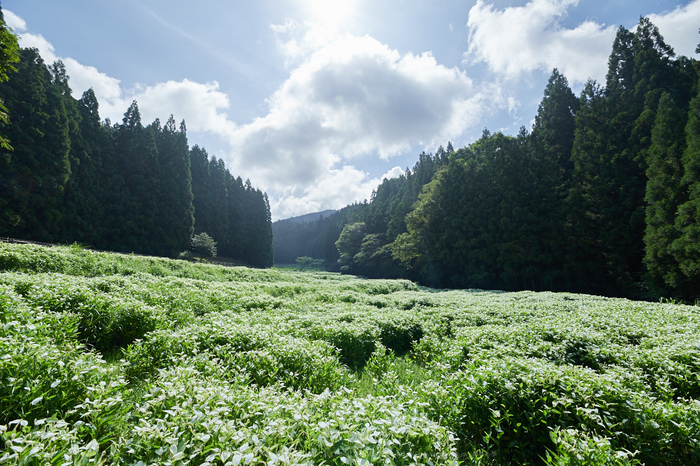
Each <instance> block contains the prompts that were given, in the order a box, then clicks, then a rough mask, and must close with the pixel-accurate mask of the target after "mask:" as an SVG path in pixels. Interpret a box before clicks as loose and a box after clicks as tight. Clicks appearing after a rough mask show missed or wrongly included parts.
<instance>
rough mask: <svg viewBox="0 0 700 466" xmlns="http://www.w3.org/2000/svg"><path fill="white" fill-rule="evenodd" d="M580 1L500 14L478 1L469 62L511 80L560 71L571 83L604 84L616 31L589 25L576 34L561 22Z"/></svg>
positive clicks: (544, 0) (540, 2)
mask: <svg viewBox="0 0 700 466" xmlns="http://www.w3.org/2000/svg"><path fill="white" fill-rule="evenodd" d="M578 2H579V0H532V1H531V2H529V3H528V4H526V5H525V6H522V7H509V8H506V9H504V10H497V9H495V8H494V7H493V5H490V4H487V3H486V2H484V1H483V0H477V2H476V5H474V6H473V7H472V9H471V10H470V11H469V19H468V22H467V27H468V28H469V50H468V52H467V53H466V54H465V58H466V59H467V61H470V62H473V63H476V62H485V63H487V64H488V66H489V68H490V69H491V70H493V71H495V72H496V73H499V74H502V75H504V76H506V77H508V78H510V79H514V78H517V77H518V76H519V75H520V74H522V73H528V72H531V71H534V70H537V69H540V70H544V71H551V70H552V69H553V68H558V69H559V70H560V71H561V72H562V73H563V74H564V75H566V76H567V78H569V80H570V81H572V82H583V81H585V80H586V79H588V78H589V77H592V78H595V79H602V78H604V76H605V72H606V70H607V56H608V55H609V53H610V47H611V45H612V42H613V40H614V38H615V33H616V28H615V27H613V26H609V27H605V25H600V24H596V23H593V22H591V21H586V22H584V23H582V24H580V25H579V26H577V27H576V28H575V29H566V28H563V27H561V25H560V20H561V19H562V18H564V17H565V16H566V11H567V9H568V8H569V7H572V6H575V5H576V4H578Z"/></svg>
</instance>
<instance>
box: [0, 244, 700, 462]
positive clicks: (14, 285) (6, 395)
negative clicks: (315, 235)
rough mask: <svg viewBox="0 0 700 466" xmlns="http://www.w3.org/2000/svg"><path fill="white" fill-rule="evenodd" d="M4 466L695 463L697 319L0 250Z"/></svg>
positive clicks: (0, 445)
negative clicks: (105, 465) (90, 465)
mask: <svg viewBox="0 0 700 466" xmlns="http://www.w3.org/2000/svg"><path fill="white" fill-rule="evenodd" d="M0 324H1V325H0V464H37V465H39V464H41V465H44V464H56V465H63V464H66V465H68V464H125V465H126V464H128V465H146V464H167V465H185V464H191V465H210V464H211V465H276V464H277V465H287V464H295V465H384V464H387V465H412V464H422V465H456V464H479V465H510V464H513V465H515V464H518V465H520V464H544V465H616V464H620V465H622V464H647V465H656V464H667V465H684V466H687V465H698V464H700V308H699V307H697V306H683V305H676V304H671V303H645V302H633V301H628V300H622V299H609V298H601V297H595V296H585V295H575V294H566V293H532V292H520V293H501V292H488V291H478V290H466V291H437V290H430V289H422V288H419V287H418V286H416V285H415V284H413V283H411V282H408V281H401V280H364V279H358V278H354V277H350V276H341V275H337V274H331V273H323V272H306V273H301V272H293V271H282V270H274V269H273V270H252V269H246V268H226V267H220V266H215V265H206V264H192V263H188V262H183V261H171V260H167V259H156V258H144V257H134V256H124V255H111V254H106V253H96V252H91V251H87V250H84V249H82V248H80V247H77V246H74V247H54V248H46V247H41V246H33V245H13V244H0Z"/></svg>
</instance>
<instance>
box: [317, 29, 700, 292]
mask: <svg viewBox="0 0 700 466" xmlns="http://www.w3.org/2000/svg"><path fill="white" fill-rule="evenodd" d="M612 45H613V46H612V53H611V55H610V58H609V69H608V73H607V76H606V82H605V83H604V85H603V84H600V83H597V82H595V81H589V82H588V83H587V84H586V85H585V87H584V89H583V90H582V92H581V95H580V96H578V97H577V96H576V95H575V94H574V93H573V92H572V90H571V88H570V87H569V84H568V81H567V79H566V77H565V76H563V75H562V74H561V73H559V72H558V71H557V70H554V71H553V73H552V75H551V77H550V80H549V83H548V84H547V87H546V88H545V91H544V97H543V99H542V101H541V104H540V106H539V109H538V113H537V115H536V117H535V123H534V126H533V128H532V131H531V132H528V131H527V130H526V129H525V128H523V129H522V130H521V132H520V134H518V135H517V136H507V135H504V134H501V133H495V134H493V133H490V132H489V131H488V130H485V131H484V133H483V136H482V137H481V138H480V139H479V140H478V141H476V142H474V143H473V144H471V145H469V146H468V147H465V148H462V149H459V150H456V151H455V150H453V148H452V146H451V144H448V146H447V149H443V148H442V147H441V148H439V149H438V150H437V152H436V153H435V154H434V155H433V154H425V153H423V154H421V155H420V157H419V160H418V162H417V163H416V165H415V166H414V167H413V169H412V170H407V171H406V173H405V174H404V175H403V176H401V177H400V178H396V179H389V180H384V182H383V183H382V184H381V185H380V186H379V187H378V189H377V190H376V191H375V192H374V194H373V196H372V199H371V200H370V202H368V203H365V204H357V205H354V206H348V207H347V208H345V209H343V210H341V211H340V212H339V213H337V214H335V215H333V216H331V217H330V218H328V219H325V220H324V222H325V223H326V224H327V225H328V226H327V227H326V228H325V229H324V228H318V231H320V232H322V233H323V234H324V235H325V237H324V238H323V240H322V241H321V240H318V241H317V243H319V244H324V246H325V249H324V250H323V255H322V256H314V257H315V258H324V259H325V260H326V261H327V262H328V263H329V264H331V265H332V266H335V265H336V263H337V265H338V266H340V267H341V268H342V270H343V271H345V272H349V273H358V274H362V275H366V276H370V277H408V278H413V279H417V280H419V281H420V282H422V283H424V284H428V285H431V286H437V287H454V288H483V289H505V290H521V289H532V290H567V291H579V292H587V293H595V294H604V295H608V296H627V297H635V298H658V297H659V296H666V297H669V296H672V297H675V298H684V299H689V300H694V299H697V298H698V297H700V140H699V138H700V95H699V91H700V86H698V78H699V67H698V61H697V60H694V59H691V58H687V57H684V56H681V57H676V56H675V54H674V52H673V50H672V48H671V47H669V46H668V45H667V44H666V43H665V42H664V40H663V38H662V37H661V35H660V34H659V32H658V29H657V28H656V27H655V26H654V25H653V24H652V23H651V22H650V21H649V20H648V19H645V18H643V19H641V20H640V23H639V25H638V27H637V29H636V31H635V32H631V31H629V30H627V29H625V28H623V27H620V29H619V30H618V33H617V37H616V39H615V42H614V43H613V44H612ZM306 228H307V229H313V228H314V227H313V226H307V227H306ZM331 245H333V246H336V247H335V248H334V247H331ZM338 259H339V262H338Z"/></svg>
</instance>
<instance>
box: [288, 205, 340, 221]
mask: <svg viewBox="0 0 700 466" xmlns="http://www.w3.org/2000/svg"><path fill="white" fill-rule="evenodd" d="M336 212H337V210H333V209H328V210H324V211H322V212H312V213H310V214H305V215H300V216H298V217H291V218H285V219H282V220H277V222H275V223H278V222H291V223H300V224H301V223H310V222H315V221H316V220H318V218H319V217H321V216H323V218H326V217H328V216H329V215H332V214H334V213H336Z"/></svg>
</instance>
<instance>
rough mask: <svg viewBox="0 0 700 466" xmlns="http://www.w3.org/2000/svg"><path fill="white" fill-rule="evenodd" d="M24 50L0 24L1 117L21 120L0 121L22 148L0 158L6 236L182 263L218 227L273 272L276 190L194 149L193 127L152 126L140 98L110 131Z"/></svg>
mask: <svg viewBox="0 0 700 466" xmlns="http://www.w3.org/2000/svg"><path fill="white" fill-rule="evenodd" d="M13 41H14V42H13ZM13 44H14V45H13ZM13 47H14V51H13ZM15 55H17V52H16V38H15V36H14V35H12V34H11V32H9V31H8V30H7V28H6V27H4V22H2V21H1V18H0V97H1V99H0V122H1V121H2V120H3V118H4V120H5V121H4V123H7V119H6V118H5V117H7V114H8V113H9V114H12V115H13V118H16V121H18V122H21V124H15V125H7V124H2V123H0V145H3V144H6V143H7V141H8V140H12V144H13V146H14V150H13V151H12V152H5V153H4V154H3V157H2V158H0V210H1V211H2V215H0V234H1V235H2V236H8V237H13V238H20V239H27V240H35V241H43V242H52V243H72V242H76V241H77V242H80V243H82V244H87V245H90V246H91V247H95V248H99V249H103V250H110V251H118V252H126V253H129V252H135V253H140V254H150V255H157V256H165V257H176V256H177V255H178V253H179V252H180V251H182V250H184V249H186V248H188V247H189V242H190V239H191V238H192V235H193V234H194V233H195V232H197V233H200V232H202V231H209V232H212V233H213V234H214V236H215V237H216V238H217V239H218V241H219V250H220V251H219V252H220V253H222V255H225V256H226V257H227V258H229V259H233V260H235V261H239V262H243V263H246V264H250V265H254V266H258V267H269V266H271V265H272V256H273V250H272V227H271V218H270V206H269V200H268V198H267V195H266V194H265V193H263V192H261V191H260V190H258V189H255V188H253V187H252V185H251V184H250V182H249V181H247V182H246V183H244V182H243V181H242V180H241V179H240V178H234V177H233V176H232V175H231V174H230V173H229V171H228V170H227V169H226V167H225V166H224V164H223V162H222V161H217V160H216V159H212V160H211V161H210V160H209V158H208V155H207V154H206V152H205V151H203V149H200V148H198V147H197V146H195V147H194V148H193V149H192V151H190V149H189V147H188V142H187V135H186V128H185V123H184V121H183V122H182V123H181V124H180V126H179V128H177V127H176V124H175V120H174V118H173V116H172V115H171V116H170V118H169V119H168V121H167V122H166V123H165V125H161V123H160V120H158V119H156V121H155V122H153V123H152V124H150V125H148V126H144V125H143V124H142V122H141V115H140V111H139V108H138V104H137V102H135V101H134V102H132V104H131V106H130V107H129V109H128V110H127V111H126V113H125V114H124V118H123V120H122V122H121V123H120V124H116V125H113V126H112V125H110V124H109V123H108V122H105V123H104V124H103V123H101V122H100V117H99V111H98V110H99V104H98V102H97V99H96V97H95V93H94V92H93V91H92V90H91V89H90V90H88V91H86V92H85V93H84V94H83V96H82V98H81V99H80V100H76V99H74V98H73V97H72V96H71V89H70V86H69V84H68V81H69V77H68V75H67V74H66V68H65V66H64V65H63V63H62V62H60V61H58V62H56V63H54V64H52V65H48V66H47V64H45V63H44V62H43V61H42V59H41V57H40V56H39V54H38V51H37V50H36V49H22V50H20V51H19V54H18V56H19V61H18V63H17V65H16V66H15V65H14V64H13V63H14V62H13V58H12V57H13V56H15ZM3 57H4V58H3ZM3 59H7V60H9V61H6V62H3ZM15 68H16V70H15ZM3 78H8V79H3ZM4 81H7V82H4ZM3 105H4V106H3ZM202 165H204V166H205V167H204V169H202ZM209 165H211V170H209ZM195 207H197V210H196V212H197V217H198V218H195ZM195 221H196V222H197V227H196V228H195Z"/></svg>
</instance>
